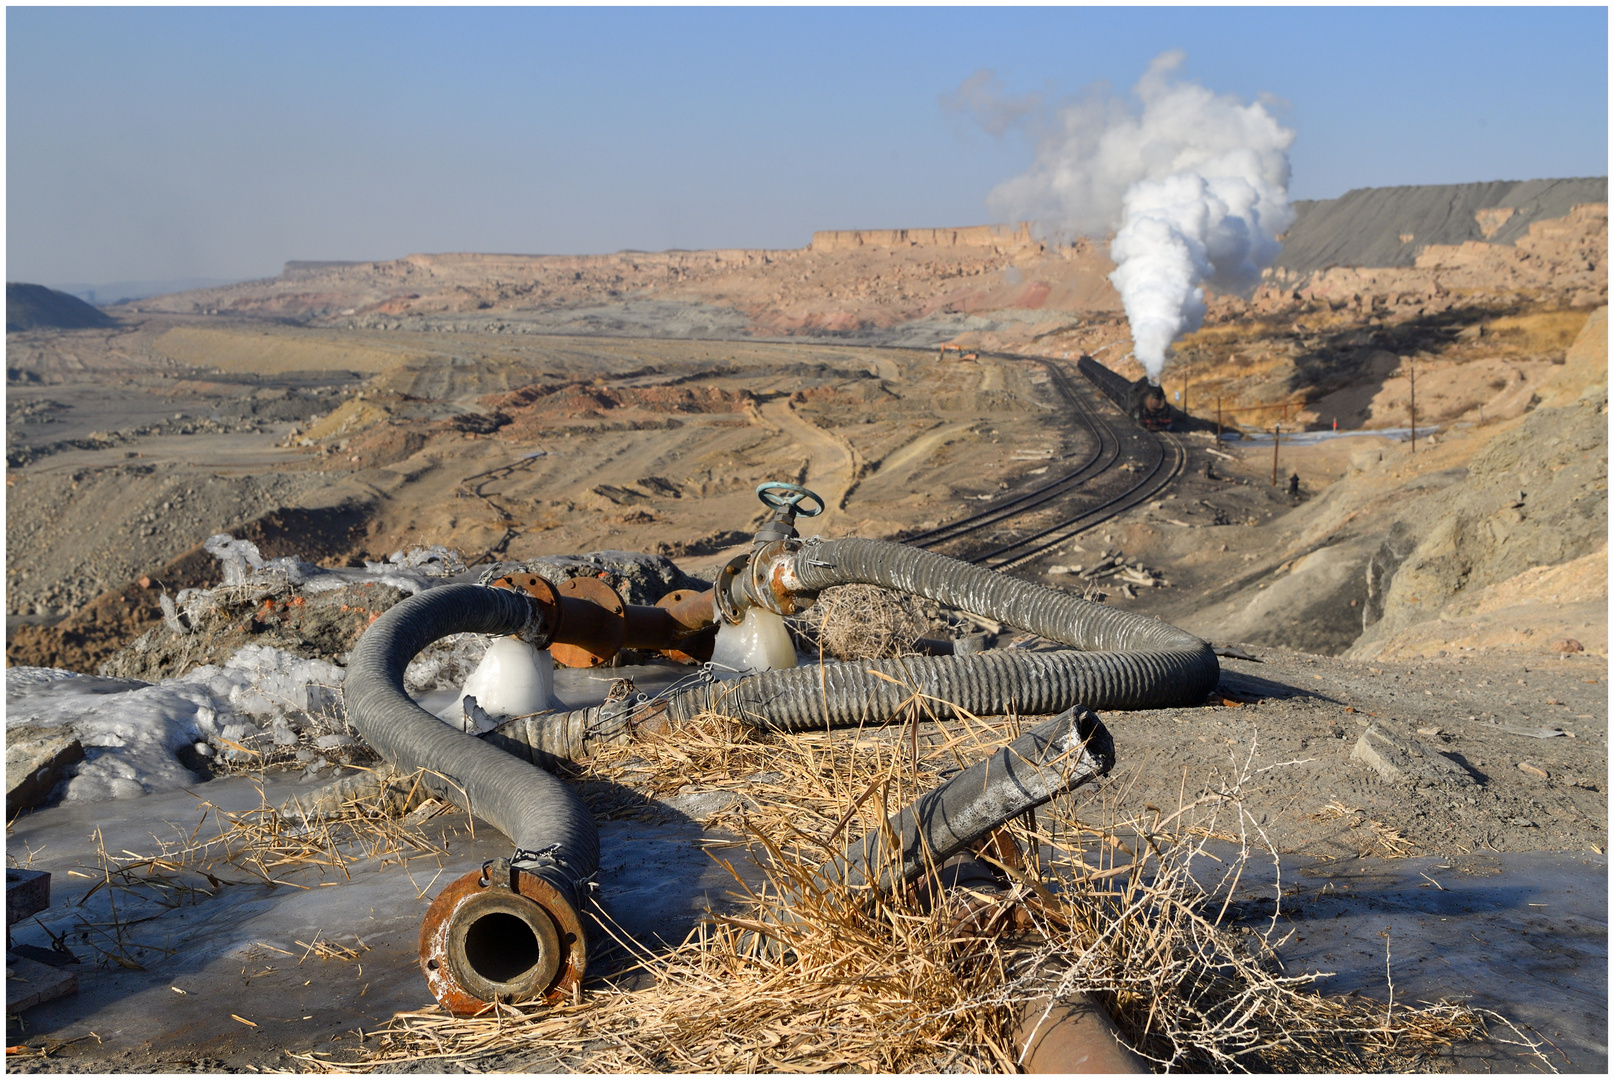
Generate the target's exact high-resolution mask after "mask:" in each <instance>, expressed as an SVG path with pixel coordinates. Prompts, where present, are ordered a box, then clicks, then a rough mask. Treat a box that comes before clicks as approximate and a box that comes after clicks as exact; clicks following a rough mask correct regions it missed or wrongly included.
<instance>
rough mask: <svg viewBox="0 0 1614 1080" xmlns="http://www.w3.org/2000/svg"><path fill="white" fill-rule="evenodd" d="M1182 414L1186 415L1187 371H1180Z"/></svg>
mask: <svg viewBox="0 0 1614 1080" xmlns="http://www.w3.org/2000/svg"><path fill="white" fill-rule="evenodd" d="M1182 414H1183V415H1184V416H1187V415H1188V372H1186V371H1185V372H1183V373H1182Z"/></svg>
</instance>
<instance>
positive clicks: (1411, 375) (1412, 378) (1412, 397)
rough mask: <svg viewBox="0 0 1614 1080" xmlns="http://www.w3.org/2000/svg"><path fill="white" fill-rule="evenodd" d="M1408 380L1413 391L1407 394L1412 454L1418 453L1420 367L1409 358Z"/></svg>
mask: <svg viewBox="0 0 1614 1080" xmlns="http://www.w3.org/2000/svg"><path fill="white" fill-rule="evenodd" d="M1407 380H1408V381H1409V382H1410V383H1411V384H1412V389H1411V390H1409V391H1408V392H1407V402H1408V407H1409V409H1410V410H1411V412H1412V452H1413V453H1414V454H1416V453H1417V452H1418V366H1417V365H1416V364H1414V363H1413V362H1412V357H1410V356H1409V357H1407Z"/></svg>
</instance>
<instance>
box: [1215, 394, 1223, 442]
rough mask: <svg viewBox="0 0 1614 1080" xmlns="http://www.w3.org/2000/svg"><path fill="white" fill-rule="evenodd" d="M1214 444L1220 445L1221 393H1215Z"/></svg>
mask: <svg viewBox="0 0 1614 1080" xmlns="http://www.w3.org/2000/svg"><path fill="white" fill-rule="evenodd" d="M1216 445H1217V446H1221V445H1222V395H1221V394H1217V395H1216Z"/></svg>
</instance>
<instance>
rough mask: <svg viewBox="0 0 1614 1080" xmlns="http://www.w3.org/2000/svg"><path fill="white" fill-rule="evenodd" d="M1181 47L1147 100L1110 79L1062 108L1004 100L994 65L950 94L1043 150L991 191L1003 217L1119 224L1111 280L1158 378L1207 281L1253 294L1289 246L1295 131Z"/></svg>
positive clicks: (1147, 90)
mask: <svg viewBox="0 0 1614 1080" xmlns="http://www.w3.org/2000/svg"><path fill="white" fill-rule="evenodd" d="M1182 61H1183V54H1182V53H1181V52H1168V53H1164V54H1162V55H1161V56H1159V57H1157V58H1156V59H1155V61H1154V62H1153V63H1152V64H1150V65H1149V70H1148V71H1147V72H1146V73H1145V74H1144V76H1143V78H1142V79H1140V80H1139V81H1138V85H1137V86H1136V87H1134V89H1133V94H1134V95H1135V97H1136V98H1137V100H1138V102H1139V103H1141V106H1142V107H1141V109H1140V108H1136V107H1133V106H1131V105H1130V104H1129V103H1128V102H1127V101H1126V100H1124V99H1122V98H1120V97H1119V96H1118V95H1116V94H1114V93H1113V92H1109V91H1106V90H1104V89H1102V88H1098V89H1091V90H1089V91H1088V92H1087V93H1086V94H1085V95H1084V96H1083V97H1082V98H1080V99H1078V100H1075V101H1071V102H1067V103H1065V104H1063V105H1061V106H1059V107H1057V108H1056V109H1054V110H1053V111H1052V113H1051V115H1050V112H1049V110H1048V109H1047V108H1046V107H1044V106H1042V104H1041V102H1040V100H1038V99H1037V98H1035V97H1033V98H1024V99H1004V98H1003V97H1002V96H1001V95H1000V94H998V93H997V92H996V85H995V80H994V79H993V77H992V76H991V75H990V73H986V72H982V73H978V74H976V75H975V76H973V77H971V78H970V79H969V80H967V81H966V82H965V83H964V84H963V86H961V87H960V88H959V90H958V92H957V93H956V94H955V95H954V96H953V98H952V99H951V102H950V104H952V105H953V107H955V108H958V109H960V110H966V111H970V112H972V113H974V114H975V116H976V118H977V119H978V120H979V122H980V123H981V124H982V125H983V126H984V127H986V128H987V130H989V131H993V132H994V133H996V132H998V131H1002V130H1004V129H1006V128H1008V127H1021V128H1026V129H1027V130H1029V131H1030V133H1031V134H1032V135H1033V136H1034V137H1035V139H1036V144H1037V157H1036V160H1035V161H1034V162H1033V163H1032V165H1031V168H1030V169H1028V170H1027V171H1026V172H1025V173H1024V174H1022V175H1020V176H1017V177H1015V178H1013V179H1011V180H1006V181H1004V182H1003V183H1002V184H999V185H998V186H997V187H996V188H994V189H993V190H992V193H991V195H990V196H988V199H987V202H988V205H989V206H990V207H991V209H992V211H993V212H994V213H995V214H997V215H998V216H999V217H1002V218H1007V219H1011V220H1013V219H1021V220H1027V219H1029V220H1034V221H1037V222H1038V223H1039V224H1040V226H1041V228H1042V229H1043V230H1044V231H1045V232H1047V233H1051V234H1054V235H1064V236H1068V235H1072V234H1078V233H1082V234H1099V235H1102V234H1103V233H1105V232H1108V231H1109V230H1111V229H1115V230H1116V236H1115V240H1114V242H1113V243H1112V244H1111V245H1110V255H1111V257H1112V258H1113V259H1114V260H1115V262H1116V264H1117V268H1116V271H1115V273H1113V274H1111V275H1110V280H1111V281H1112V282H1114V283H1115V287H1116V288H1117V289H1119V290H1120V292H1121V300H1122V303H1123V304H1124V305H1125V306H1126V315H1127V321H1128V322H1129V323H1131V326H1132V342H1133V351H1134V353H1135V354H1136V356H1137V358H1138V360H1139V361H1140V362H1141V363H1142V364H1143V366H1144V368H1145V369H1146V370H1147V371H1148V372H1149V374H1150V375H1151V376H1152V377H1154V378H1156V379H1158V378H1159V377H1160V372H1161V370H1162V369H1163V368H1164V367H1165V362H1166V354H1167V352H1168V351H1169V349H1170V348H1171V344H1172V342H1174V341H1176V340H1177V338H1178V337H1180V336H1182V335H1183V334H1185V333H1190V332H1192V331H1194V330H1197V329H1198V328H1199V326H1200V324H1201V323H1202V322H1203V321H1204V318H1205V293H1204V288H1203V285H1204V284H1205V283H1209V284H1210V285H1211V286H1212V287H1214V288H1216V289H1219V290H1222V291H1224V292H1244V291H1246V290H1248V289H1251V288H1253V287H1254V286H1255V285H1256V284H1257V283H1259V281H1260V279H1261V271H1262V269H1263V268H1265V267H1266V266H1269V265H1271V263H1272V260H1273V259H1275V258H1276V257H1277V255H1278V251H1279V245H1278V241H1277V237H1278V235H1279V234H1281V233H1282V232H1283V231H1284V230H1285V229H1287V228H1288V227H1289V225H1290V224H1291V222H1293V220H1294V213H1293V211H1291V210H1290V208H1289V196H1288V191H1287V188H1288V185H1289V153H1288V151H1289V146H1290V144H1291V143H1293V142H1294V138H1295V133H1294V132H1293V131H1292V130H1290V129H1289V128H1286V127H1284V126H1283V125H1281V124H1279V123H1278V121H1277V120H1276V119H1274V118H1273V116H1272V114H1271V113H1270V112H1268V111H1267V108H1266V106H1265V105H1263V104H1261V103H1259V102H1255V103H1251V104H1249V105H1246V104H1243V103H1242V102H1240V101H1239V100H1238V99H1237V98H1236V97H1233V96H1232V95H1227V94H1213V93H1212V92H1211V91H1209V90H1207V89H1205V88H1204V87H1202V86H1199V85H1196V84H1194V83H1190V82H1184V81H1181V80H1180V79H1178V78H1177V77H1176V71H1177V68H1178V67H1179V66H1180V65H1181V64H1182Z"/></svg>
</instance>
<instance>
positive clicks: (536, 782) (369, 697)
mask: <svg viewBox="0 0 1614 1080" xmlns="http://www.w3.org/2000/svg"><path fill="white" fill-rule="evenodd" d="M534 617H535V614H534V608H533V606H532V605H531V603H530V602H529V601H528V599H527V598H526V597H525V596H522V595H520V594H518V593H515V592H512V591H509V590H506V589H490V588H485V587H483V586H480V585H445V586H442V587H440V588H436V589H431V590H429V591H427V592H423V593H419V594H418V595H415V596H412V597H410V598H409V599H407V600H404V601H402V602H400V603H398V604H396V605H395V606H393V607H392V608H389V609H388V610H387V612H386V613H385V614H383V615H382V616H381V617H380V618H379V619H377V620H376V621H375V622H374V623H373V624H372V625H371V626H370V628H369V629H368V630H366V631H365V632H364V636H363V637H361V638H360V639H359V643H358V645H356V646H355V647H354V649H353V654H352V656H351V657H350V658H349V660H348V668H347V677H346V678H345V679H344V680H343V684H342V695H343V698H344V700H345V701H346V704H347V714H348V717H349V719H350V720H351V721H352V723H353V726H354V727H355V728H357V729H358V731H359V734H361V735H363V736H364V738H365V740H366V741H367V742H368V743H369V744H370V745H371V746H373V747H374V748H375V749H376V752H377V753H379V754H380V755H381V756H382V757H384V758H386V759H387V760H388V761H390V762H391V763H392V764H393V765H394V766H395V767H396V768H398V769H400V770H403V771H405V772H410V771H413V770H415V769H422V768H423V769H427V770H429V771H428V772H427V773H426V775H425V780H424V784H425V785H426V786H427V787H428V788H429V789H430V790H431V792H432V794H434V795H436V796H437V797H438V798H441V799H444V800H446V801H449V802H453V803H455V804H456V805H458V806H461V807H464V808H465V809H466V810H467V811H469V812H471V813H474V814H476V816H477V817H480V818H481V819H482V820H484V821H486V822H487V823H488V824H490V825H492V826H493V827H494V828H496V829H498V830H499V831H500V832H502V833H504V835H505V836H507V837H509V838H510V839H511V841H513V842H514V844H515V846H516V852H517V857H516V858H515V859H513V860H512V861H513V862H515V863H516V864H517V865H519V866H520V867H521V868H522V869H525V870H529V871H531V872H533V873H538V874H541V875H542V876H543V877H544V878H545V879H546V880H549V881H550V882H551V883H552V884H556V885H560V886H563V895H568V896H570V898H571V899H573V900H574V901H579V900H581V898H582V897H583V895H584V886H585V883H586V882H588V881H589V880H590V879H591V878H592V877H593V876H594V872H595V871H596V870H597V869H598V868H599V863H600V837H599V831H598V829H597V828H596V827H595V824H594V817H593V815H592V814H590V813H589V810H588V808H587V807H586V806H584V805H583V801H582V800H581V799H579V798H578V797H577V794H576V793H575V792H573V791H572V789H571V788H569V787H567V786H566V785H565V784H564V783H562V782H561V781H560V780H558V779H556V778H555V777H553V776H551V775H549V774H548V773H546V772H544V771H543V770H542V769H538V768H535V767H534V766H533V765H531V764H529V763H528V762H526V761H522V760H520V759H518V758H516V757H512V756H511V755H510V754H507V753H504V752H503V751H502V750H500V749H498V748H496V747H493V746H490V745H488V744H487V743H485V742H483V741H482V740H480V739H477V738H474V737H472V736H470V735H467V734H465V733H463V732H460V731H456V730H454V729H453V728H451V727H449V726H448V725H447V724H445V723H443V722H442V721H441V720H439V719H437V717H435V716H433V715H432V714H431V713H429V712H427V711H426V710H425V709H422V708H421V707H420V706H419V705H417V704H415V702H414V701H413V700H411V699H410V697H409V695H408V694H407V693H405V691H404V686H403V674H404V668H405V667H406V666H407V665H408V663H409V661H410V660H411V659H412V658H413V657H414V656H415V654H416V653H418V652H420V650H422V649H424V648H425V647H426V646H427V645H430V644H431V643H432V642H434V641H436V640H438V639H439V638H443V637H447V636H448V635H449V634H462V633H473V634H514V633H520V632H521V631H523V630H525V629H527V628H528V626H529V624H530V623H531V622H532V621H533V619H534ZM574 906H576V905H575V903H574Z"/></svg>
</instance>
